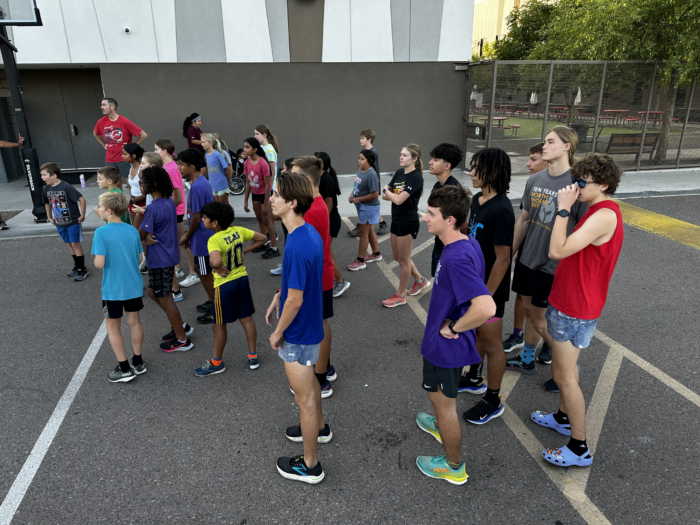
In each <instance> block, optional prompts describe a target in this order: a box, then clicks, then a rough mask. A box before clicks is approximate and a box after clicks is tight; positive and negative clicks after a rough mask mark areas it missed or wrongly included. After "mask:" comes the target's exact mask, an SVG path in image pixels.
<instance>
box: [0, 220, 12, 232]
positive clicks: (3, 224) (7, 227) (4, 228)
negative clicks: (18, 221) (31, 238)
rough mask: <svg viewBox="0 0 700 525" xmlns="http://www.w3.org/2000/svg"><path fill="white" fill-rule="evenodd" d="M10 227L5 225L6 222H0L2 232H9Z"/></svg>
mask: <svg viewBox="0 0 700 525" xmlns="http://www.w3.org/2000/svg"><path fill="white" fill-rule="evenodd" d="M9 229H10V227H9V226H8V225H7V224H6V223H5V221H0V230H9Z"/></svg>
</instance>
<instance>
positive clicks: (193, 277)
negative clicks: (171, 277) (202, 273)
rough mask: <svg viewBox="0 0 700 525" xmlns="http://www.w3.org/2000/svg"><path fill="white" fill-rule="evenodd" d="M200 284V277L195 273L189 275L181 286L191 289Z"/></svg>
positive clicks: (181, 282)
mask: <svg viewBox="0 0 700 525" xmlns="http://www.w3.org/2000/svg"><path fill="white" fill-rule="evenodd" d="M197 283H199V277H198V276H197V275H195V274H193V273H191V274H189V275H188V276H187V278H186V279H184V280H182V281H180V286H182V287H184V288H189V287H190V286H194V285H195V284H197Z"/></svg>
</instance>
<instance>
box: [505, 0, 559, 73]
mask: <svg viewBox="0 0 700 525" xmlns="http://www.w3.org/2000/svg"><path fill="white" fill-rule="evenodd" d="M556 11H557V5H556V4H553V3H549V2H547V1H546V0H530V1H529V2H528V3H527V4H525V5H524V6H523V7H522V8H517V7H516V8H515V9H513V11H511V13H510V15H508V18H507V23H508V34H507V35H506V37H505V38H504V39H502V40H499V41H498V42H495V46H494V58H498V59H500V60H526V59H528V58H529V57H530V53H531V52H532V50H533V49H534V48H535V47H536V46H537V45H539V44H540V43H542V42H544V40H545V31H546V29H547V27H548V26H549V23H550V21H551V19H552V15H553V14H554V13H555V12H556Z"/></svg>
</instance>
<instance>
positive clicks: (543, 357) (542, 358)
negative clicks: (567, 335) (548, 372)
mask: <svg viewBox="0 0 700 525" xmlns="http://www.w3.org/2000/svg"><path fill="white" fill-rule="evenodd" d="M537 361H538V362H539V363H543V364H545V365H551V364H552V349H551V348H549V345H548V344H547V341H542V350H540V353H539V355H538V356H537Z"/></svg>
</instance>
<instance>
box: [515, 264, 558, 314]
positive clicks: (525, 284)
mask: <svg viewBox="0 0 700 525" xmlns="http://www.w3.org/2000/svg"><path fill="white" fill-rule="evenodd" d="M520 272H521V273H520V279H519V280H518V289H517V290H516V289H515V287H513V291H514V292H516V293H519V294H520V295H523V296H525V297H532V306H534V307H535V308H547V306H548V305H549V302H548V299H549V294H550V292H551V291H552V284H554V275H552V274H550V273H545V272H541V271H540V270H531V269H530V268H528V267H527V266H525V265H524V264H521V265H520Z"/></svg>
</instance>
